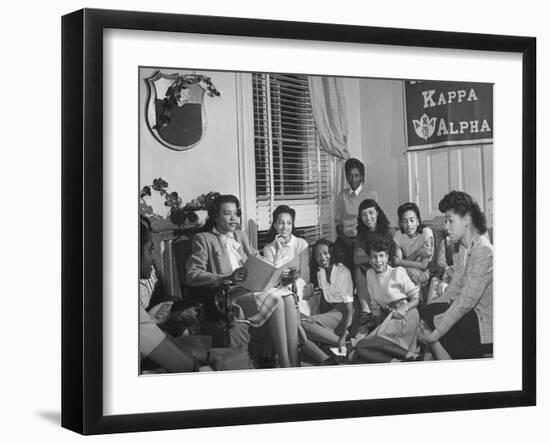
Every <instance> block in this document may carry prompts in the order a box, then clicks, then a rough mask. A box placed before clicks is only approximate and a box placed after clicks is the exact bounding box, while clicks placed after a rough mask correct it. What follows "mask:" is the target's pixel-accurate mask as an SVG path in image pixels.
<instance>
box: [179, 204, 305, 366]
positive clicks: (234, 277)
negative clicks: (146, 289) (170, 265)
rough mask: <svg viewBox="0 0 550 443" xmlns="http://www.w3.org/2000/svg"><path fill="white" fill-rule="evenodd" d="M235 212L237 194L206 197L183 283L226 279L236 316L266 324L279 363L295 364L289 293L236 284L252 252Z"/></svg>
mask: <svg viewBox="0 0 550 443" xmlns="http://www.w3.org/2000/svg"><path fill="white" fill-rule="evenodd" d="M240 215H241V211H240V204H239V200H238V199H237V197H235V196H233V195H221V196H219V197H217V198H216V199H215V200H214V201H213V202H212V204H211V206H210V208H209V210H208V220H207V222H206V226H205V232H201V233H198V234H195V236H194V237H193V240H192V249H193V252H192V254H191V256H190V257H189V259H188V261H187V265H186V283H187V284H189V285H190V286H207V287H216V286H220V285H222V284H224V283H230V284H231V285H232V286H233V288H232V289H231V298H232V302H233V304H234V305H237V306H239V307H240V308H241V309H242V317H243V318H242V319H241V320H246V322H247V323H249V324H250V325H251V326H253V327H260V326H263V325H264V324H265V325H266V326H267V328H268V330H269V335H270V336H271V339H272V340H273V344H274V346H275V351H276V352H277V355H278V356H279V364H280V366H281V367H282V368H286V367H292V366H299V363H300V361H299V358H298V333H297V331H298V325H297V318H296V310H295V309H296V308H295V302H294V298H293V297H292V293H291V292H290V291H288V290H287V289H284V288H268V289H267V290H264V291H261V292H250V291H248V290H247V289H244V288H243V287H239V286H238V285H239V284H240V283H242V282H244V281H245V280H246V278H247V270H246V269H245V268H244V263H245V262H246V259H247V257H248V256H249V255H258V251H256V250H255V249H254V248H252V246H251V245H250V242H249V240H248V237H247V236H246V234H245V233H244V232H243V231H241V230H239V229H238V227H239V224H240Z"/></svg>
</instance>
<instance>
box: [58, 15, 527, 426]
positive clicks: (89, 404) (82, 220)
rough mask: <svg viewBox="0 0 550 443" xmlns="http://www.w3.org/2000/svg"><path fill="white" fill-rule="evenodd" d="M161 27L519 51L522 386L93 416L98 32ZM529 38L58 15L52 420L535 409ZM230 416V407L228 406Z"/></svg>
mask: <svg viewBox="0 0 550 443" xmlns="http://www.w3.org/2000/svg"><path fill="white" fill-rule="evenodd" d="M112 28H114V29H127V30H145V31H170V32H180V33H182V32H183V33H199V34H216V35H227V36H245V37H268V38H286V39H301V40H317V41H333V42H352V43H369V44H377V45H395V46H411V47H412V46H416V47H425V48H447V49H448V48H453V49H468V50H478V51H501V52H509V53H519V54H521V56H522V69H523V79H522V90H523V97H522V113H523V119H522V131H523V135H522V137H523V138H522V143H523V145H522V159H523V165H522V166H523V167H522V171H523V177H522V183H523V190H522V195H523V208H522V209H523V214H522V217H523V233H522V239H523V257H522V270H523V281H522V302H521V307H522V311H521V315H522V359H523V360H522V388H521V389H520V390H517V391H506V392H480V393H473V394H459V395H437V396H423V397H405V398H395V399H374V400H358V401H338V402H324V403H309V404H291V405H275V406H262V407H239V408H232V409H230V410H229V411H228V410H227V409H223V408H220V409H209V410H200V411H167V412H161V413H143V414H131V415H115V416H112V415H111V416H106V415H105V414H104V412H103V408H102V404H103V374H102V361H103V359H102V352H103V344H102V324H103V319H102V309H103V300H102V286H103V271H102V267H103V246H102V245H103V225H102V223H103V201H102V195H103V166H102V165H103V154H104V153H103V147H102V138H103V121H102V118H103V116H102V109H103V31H104V30H106V29H112ZM535 141H536V39H535V38H532V37H517V36H504V35H485V34H470V33H455V32H438V31H422V30H411V29H391V28H377V27H364V26H349V25H337V24H319V23H301V22H281V21H273V20H256V19H243V18H233V17H209V16H194V15H177V14H162V13H148V12H127V11H109V10H96V9H83V10H80V11H77V12H74V13H71V14H68V15H66V16H64V17H63V18H62V174H63V177H62V201H63V204H62V273H63V274H62V426H63V427H66V428H68V429H71V430H73V431H76V432H79V433H82V434H102V433H116V432H131V431H150V430H163V429H177V428H194V427H212V426H227V425H239V424H257V423H273V422H284V421H301V420H319V419H334V418H351V417H363V416H380V415H391V414H412V413H424V412H435V411H456V410H467V409H486V408H503V407H516V406H529V405H535V404H536V313H535V305H536V297H534V296H533V294H534V293H535V292H536V284H535V282H536V275H535V274H536V261H535V260H536V245H537V243H536V163H535V162H536V145H535V143H536V142H535ZM228 412H230V413H228Z"/></svg>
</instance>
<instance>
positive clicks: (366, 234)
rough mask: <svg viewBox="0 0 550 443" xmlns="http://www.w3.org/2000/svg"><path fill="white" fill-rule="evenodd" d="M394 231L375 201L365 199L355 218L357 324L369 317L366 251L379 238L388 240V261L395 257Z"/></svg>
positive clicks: (368, 261)
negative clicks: (358, 308) (358, 306)
mask: <svg viewBox="0 0 550 443" xmlns="http://www.w3.org/2000/svg"><path fill="white" fill-rule="evenodd" d="M393 237H394V231H393V229H392V228H391V227H390V222H389V220H388V218H387V217H386V214H385V213H384V211H383V210H382V208H381V207H380V206H379V205H378V203H376V201H374V200H371V199H367V200H363V201H362V202H361V203H360V204H359V213H358V216H357V240H356V241H355V253H354V261H355V266H356V271H355V285H356V288H357V296H358V299H359V304H360V311H359V312H360V316H359V319H358V320H359V322H360V323H364V322H365V320H366V319H367V318H368V317H369V316H370V307H369V305H370V294H369V292H368V288H367V280H366V274H367V271H368V269H369V268H370V267H371V265H370V257H369V254H368V252H367V251H368V250H369V247H370V244H371V243H372V242H373V241H374V240H375V239H379V238H384V239H386V240H388V241H389V242H390V244H391V247H390V251H389V259H390V260H392V259H393V257H394V255H395V247H394V243H393Z"/></svg>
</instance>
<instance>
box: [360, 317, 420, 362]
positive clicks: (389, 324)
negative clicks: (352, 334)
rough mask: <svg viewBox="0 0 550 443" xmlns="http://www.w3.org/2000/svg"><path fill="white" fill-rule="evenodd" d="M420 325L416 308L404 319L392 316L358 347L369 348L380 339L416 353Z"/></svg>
mask: <svg viewBox="0 0 550 443" xmlns="http://www.w3.org/2000/svg"><path fill="white" fill-rule="evenodd" d="M419 323H420V315H419V314H418V310H417V309H416V308H414V309H411V310H410V311H409V312H407V314H406V315H405V317H403V318H402V319H396V318H392V316H391V314H390V315H388V316H387V317H386V319H385V320H384V321H383V322H382V323H381V324H380V325H379V326H378V327H377V328H376V329H375V330H373V331H372V332H371V333H370V334H369V335H367V336H366V337H365V338H364V339H363V340H361V341H360V342H359V343H357V346H356V347H357V348H361V347H368V346H369V343H372V342H376V341H377V340H376V338H377V337H379V338H383V339H385V340H388V341H391V342H392V343H395V344H396V345H399V346H400V347H402V348H403V349H406V350H407V351H411V352H416V350H417V347H418V343H417V335H418V325H419Z"/></svg>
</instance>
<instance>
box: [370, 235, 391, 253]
mask: <svg viewBox="0 0 550 443" xmlns="http://www.w3.org/2000/svg"><path fill="white" fill-rule="evenodd" d="M368 248H369V250H368V251H367V252H368V254H369V255H370V254H371V253H372V252H382V251H384V252H385V253H386V254H388V255H389V254H390V250H391V243H390V241H389V240H388V239H386V238H384V237H380V236H376V238H375V239H374V240H373V241H371V242H370V243H369V244H368Z"/></svg>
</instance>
